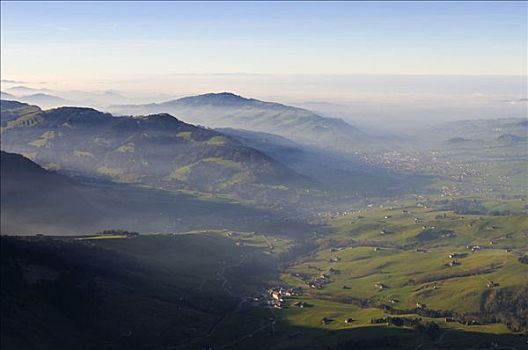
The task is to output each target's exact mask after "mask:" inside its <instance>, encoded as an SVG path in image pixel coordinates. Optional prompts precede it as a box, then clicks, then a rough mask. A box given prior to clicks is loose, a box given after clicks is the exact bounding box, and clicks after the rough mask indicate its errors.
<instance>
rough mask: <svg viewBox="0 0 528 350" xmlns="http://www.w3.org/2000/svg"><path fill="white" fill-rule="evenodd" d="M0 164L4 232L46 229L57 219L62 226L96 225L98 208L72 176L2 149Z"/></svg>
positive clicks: (54, 223) (35, 231)
mask: <svg viewBox="0 0 528 350" xmlns="http://www.w3.org/2000/svg"><path fill="white" fill-rule="evenodd" d="M0 164H1V166H0V168H1V189H2V190H1V208H2V210H1V215H2V220H1V223H2V230H1V231H2V233H28V232H31V233H39V232H46V231H47V229H48V228H49V227H57V226H59V225H57V221H60V222H61V225H62V227H75V226H76V225H79V226H81V225H82V226H85V227H86V228H93V227H94V225H95V224H96V221H97V220H98V218H99V213H98V210H97V209H96V207H95V206H93V205H92V204H90V203H89V202H88V201H87V200H86V199H85V198H84V197H83V196H82V195H81V193H80V192H79V191H78V190H77V189H76V188H75V182H74V181H72V180H71V179H69V178H67V177H66V176H63V175H60V174H56V173H54V172H50V171H47V170H45V169H43V168H41V167H40V166H38V165H37V164H35V163H33V162H32V161H30V160H29V159H27V158H24V157H22V156H21V155H18V154H13V153H7V152H3V151H2V152H1V161H0ZM61 232H63V231H60V232H59V233H61Z"/></svg>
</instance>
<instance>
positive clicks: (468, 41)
mask: <svg viewBox="0 0 528 350" xmlns="http://www.w3.org/2000/svg"><path fill="white" fill-rule="evenodd" d="M1 10H2V11H1V19H2V22H1V48H2V57H1V58H2V78H3V79H8V80H32V81H37V80H43V81H48V80H57V81H59V80H60V81H75V80H76V81H90V80H94V79H127V78H128V79H133V78H136V77H149V76H152V77H156V76H160V75H166V74H236V73H243V74H331V75H341V74H426V75H427V74H434V75H521V76H522V75H526V72H527V67H526V60H527V53H526V51H527V3H526V2H204V3H197V2H5V1H2V3H1Z"/></svg>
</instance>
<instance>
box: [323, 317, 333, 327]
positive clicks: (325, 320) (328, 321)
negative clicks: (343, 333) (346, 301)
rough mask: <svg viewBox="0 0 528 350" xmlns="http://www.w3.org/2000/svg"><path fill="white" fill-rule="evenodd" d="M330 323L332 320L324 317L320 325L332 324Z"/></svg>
mask: <svg viewBox="0 0 528 350" xmlns="http://www.w3.org/2000/svg"><path fill="white" fill-rule="evenodd" d="M332 321H333V320H332V319H331V318H328V317H326V316H325V317H323V319H322V320H321V324H322V325H325V326H326V325H327V324H329V323H330V322H332Z"/></svg>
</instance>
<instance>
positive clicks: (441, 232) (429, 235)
mask: <svg viewBox="0 0 528 350" xmlns="http://www.w3.org/2000/svg"><path fill="white" fill-rule="evenodd" d="M454 236H456V233H455V231H453V230H449V229H444V228H429V229H426V230H425V231H422V232H420V233H419V234H417V235H416V239H417V240H418V241H420V242H427V241H432V240H435V239H438V238H451V237H454Z"/></svg>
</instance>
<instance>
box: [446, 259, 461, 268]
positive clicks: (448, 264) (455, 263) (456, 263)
mask: <svg viewBox="0 0 528 350" xmlns="http://www.w3.org/2000/svg"><path fill="white" fill-rule="evenodd" d="M458 265H461V264H460V262H458V260H451V261H450V262H448V263H447V266H449V267H453V266H458Z"/></svg>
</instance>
